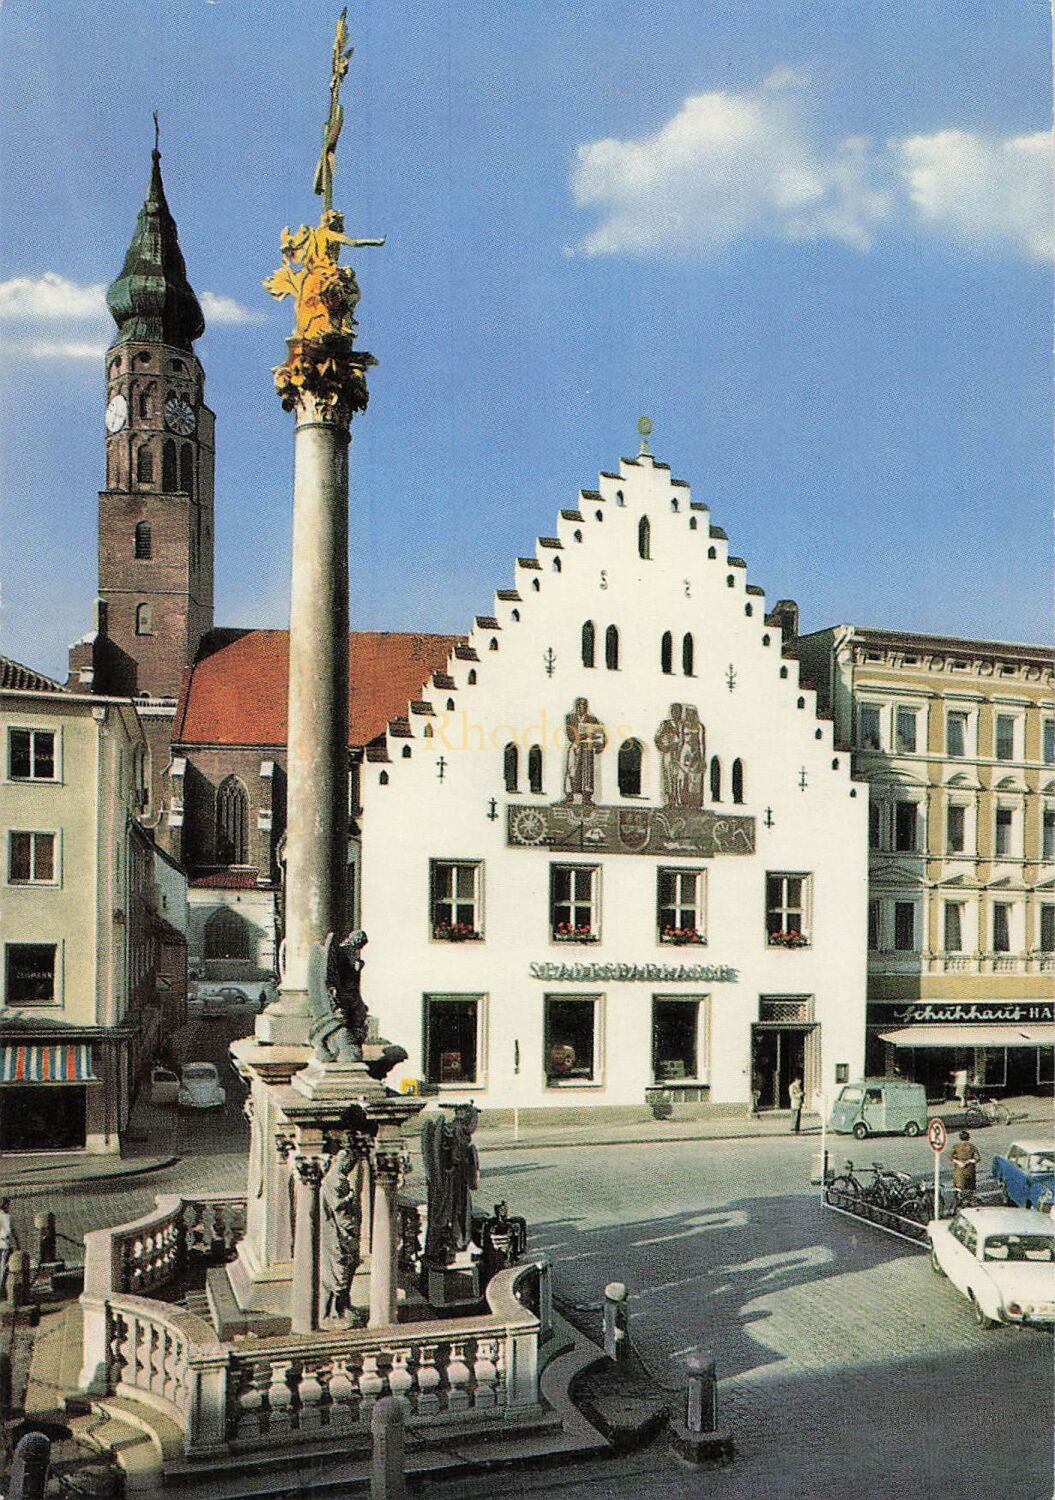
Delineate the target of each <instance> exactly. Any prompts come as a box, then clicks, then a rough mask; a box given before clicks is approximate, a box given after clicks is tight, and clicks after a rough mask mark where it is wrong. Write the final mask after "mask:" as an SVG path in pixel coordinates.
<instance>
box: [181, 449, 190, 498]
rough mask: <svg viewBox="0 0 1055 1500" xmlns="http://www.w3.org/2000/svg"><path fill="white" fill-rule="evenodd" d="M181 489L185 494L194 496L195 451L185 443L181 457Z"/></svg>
mask: <svg viewBox="0 0 1055 1500" xmlns="http://www.w3.org/2000/svg"><path fill="white" fill-rule="evenodd" d="M179 487H180V489H181V490H183V492H184V494H187V495H190V496H191V498H192V499H193V496H194V449H193V448H192V447H191V445H190V443H184V444H183V447H182V448H181V449H180V456H179Z"/></svg>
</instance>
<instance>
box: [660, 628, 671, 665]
mask: <svg viewBox="0 0 1055 1500" xmlns="http://www.w3.org/2000/svg"><path fill="white" fill-rule="evenodd" d="M659 670H660V671H661V672H663V673H664V674H665V675H666V676H668V677H669V676H670V674H671V672H673V670H674V637H673V636H672V635H671V633H670V631H669V630H665V631H664V632H663V636H662V639H661V640H660V643H659Z"/></svg>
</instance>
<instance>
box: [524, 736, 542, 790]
mask: <svg viewBox="0 0 1055 1500" xmlns="http://www.w3.org/2000/svg"><path fill="white" fill-rule="evenodd" d="M527 770H528V790H529V791H531V792H541V790H542V747H541V745H532V747H531V749H530V750H529V751H528V760H527Z"/></svg>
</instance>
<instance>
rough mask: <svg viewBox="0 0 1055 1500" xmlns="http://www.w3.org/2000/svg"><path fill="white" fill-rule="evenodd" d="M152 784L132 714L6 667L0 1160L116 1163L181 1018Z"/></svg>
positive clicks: (0, 685) (0, 817)
mask: <svg viewBox="0 0 1055 1500" xmlns="http://www.w3.org/2000/svg"><path fill="white" fill-rule="evenodd" d="M145 770H146V767H145V741H144V738H143V732H142V729H141V727H140V724H139V720H138V718H137V715H136V711H135V708H134V706H133V704H132V703H131V702H129V701H128V700H127V699H126V700H120V699H107V698H99V697H89V696H81V695H74V694H71V693H68V692H66V691H64V690H63V689H62V688H61V687H60V686H59V684H58V683H55V682H52V681H51V680H50V679H49V678H47V677H43V676H42V675H41V674H39V673H36V672H33V671H31V670H30V669H28V668H26V667H23V666H21V665H20V664H18V663H16V662H12V661H9V660H7V659H6V658H0V789H2V796H0V840H2V843H0V860H2V864H0V950H2V951H0V1151H19V1150H21V1151H39V1150H76V1149H86V1150H88V1151H96V1152H108V1151H117V1150H118V1149H119V1144H120V1142H119V1134H120V1131H121V1129H122V1128H123V1127H124V1125H125V1123H126V1119H127V1115H128V1110H129V1107H130V1102H131V1097H132V1093H133V1089H134V1084H135V1079H136V1076H137V1074H138V1072H139V1070H140V1068H141V1066H142V1065H143V1063H144V1061H146V1060H147V1059H148V1058H149V1056H150V1052H151V1050H152V1048H153V1045H154V1043H155V1041H156V1038H157V1037H158V1036H159V1035H160V1034H162V1032H163V1031H164V1030H165V1029H166V1028H167V1024H168V1022H169V1021H170V1020H171V1019H173V1018H170V1017H168V1016H167V1015H166V1014H165V1006H164V1005H163V1004H159V1002H158V986H157V969H158V963H159V954H160V953H161V951H162V949H163V948H166V947H168V948H175V949H178V946H179V938H178V935H174V934H173V933H172V930H171V928H169V927H168V924H167V923H166V922H164V921H163V919H161V917H160V915H159V913H158V911H157V909H156V907H157V903H156V894H155V893H156V882H155V879H154V858H155V854H154V847H153V842H152V840H151V838H150V835H149V834H148V833H147V832H146V831H145V830H144V829H143V828H142V827H141V826H140V824H139V822H138V821H137V817H138V815H139V814H140V813H141V811H142V809H143V805H144V801H143V798H144V784H145V783H144V775H145ZM163 967H164V965H163Z"/></svg>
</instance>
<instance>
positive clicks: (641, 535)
mask: <svg viewBox="0 0 1055 1500" xmlns="http://www.w3.org/2000/svg"><path fill="white" fill-rule="evenodd" d="M637 555H638V557H643V558H645V559H646V560H647V559H648V558H650V557H651V556H652V526H651V524H650V523H649V519H648V517H647V516H642V517H641V519H640V521H638V523H637Z"/></svg>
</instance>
